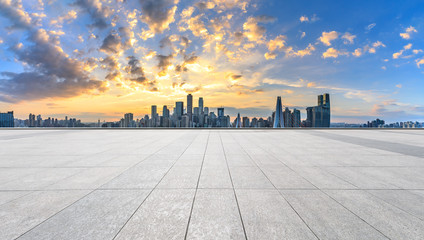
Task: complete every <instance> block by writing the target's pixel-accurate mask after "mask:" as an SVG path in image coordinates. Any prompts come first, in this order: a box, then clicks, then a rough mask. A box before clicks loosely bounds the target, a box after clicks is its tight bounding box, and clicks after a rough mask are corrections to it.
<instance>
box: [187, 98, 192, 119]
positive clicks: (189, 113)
mask: <svg viewBox="0 0 424 240" xmlns="http://www.w3.org/2000/svg"><path fill="white" fill-rule="evenodd" d="M187 116H188V121H189V126H190V127H191V122H192V121H193V96H192V95H191V94H189V95H187Z"/></svg>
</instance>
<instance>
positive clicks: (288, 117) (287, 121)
mask: <svg viewBox="0 0 424 240" xmlns="http://www.w3.org/2000/svg"><path fill="white" fill-rule="evenodd" d="M283 118H284V127H286V128H290V127H293V125H292V119H293V118H292V113H291V112H290V109H289V108H288V107H286V108H285V109H284V112H283Z"/></svg>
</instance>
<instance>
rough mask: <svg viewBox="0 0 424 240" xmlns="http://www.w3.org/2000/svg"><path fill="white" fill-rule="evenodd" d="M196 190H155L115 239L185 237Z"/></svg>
mask: <svg viewBox="0 0 424 240" xmlns="http://www.w3.org/2000/svg"><path fill="white" fill-rule="evenodd" d="M194 191H195V190H194V189H178V190H170V189H156V190H154V191H153V192H152V193H151V195H150V196H149V197H148V198H147V199H146V201H145V202H144V203H143V205H141V207H140V208H139V209H138V210H137V212H136V213H135V214H134V216H132V218H131V219H130V220H129V221H128V223H127V224H126V225H125V227H124V228H123V229H122V230H121V232H120V233H119V235H118V236H117V238H116V239H184V236H185V233H186V229H187V224H188V219H189V216H190V210H191V206H192V201H193V197H194Z"/></svg>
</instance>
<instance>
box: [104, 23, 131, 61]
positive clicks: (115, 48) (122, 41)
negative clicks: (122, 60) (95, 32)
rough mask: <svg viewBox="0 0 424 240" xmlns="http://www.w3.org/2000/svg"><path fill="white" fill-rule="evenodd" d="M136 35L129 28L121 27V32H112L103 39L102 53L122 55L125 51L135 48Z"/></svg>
mask: <svg viewBox="0 0 424 240" xmlns="http://www.w3.org/2000/svg"><path fill="white" fill-rule="evenodd" d="M134 42H135V38H134V33H133V32H132V31H131V30H130V29H129V28H124V27H121V28H119V32H116V31H112V32H111V33H109V35H107V36H106V37H105V39H103V42H102V45H101V46H100V51H102V52H105V53H108V54H111V53H113V54H118V55H120V54H121V53H122V52H123V51H124V50H126V49H128V48H130V47H132V46H133V43H134Z"/></svg>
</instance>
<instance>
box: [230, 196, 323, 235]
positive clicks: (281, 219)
mask: <svg viewBox="0 0 424 240" xmlns="http://www.w3.org/2000/svg"><path fill="white" fill-rule="evenodd" d="M236 193H237V199H238V203H239V204H240V212H241V216H242V218H243V223H244V226H245V228H246V233H247V238H248V239H317V238H316V237H315V235H314V234H313V233H312V231H311V230H310V229H309V228H308V226H307V225H306V224H305V223H304V222H303V221H302V219H301V218H300V217H299V216H298V215H297V214H296V212H295V211H294V210H293V209H292V208H291V207H290V205H289V204H288V203H287V202H286V200H284V198H283V197H282V196H281V194H280V193H279V192H278V191H277V190H246V189H238V190H236Z"/></svg>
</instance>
